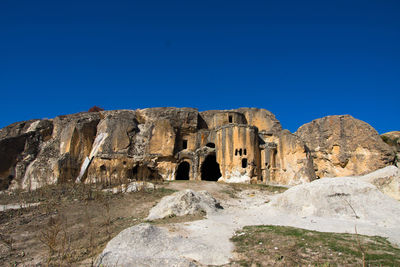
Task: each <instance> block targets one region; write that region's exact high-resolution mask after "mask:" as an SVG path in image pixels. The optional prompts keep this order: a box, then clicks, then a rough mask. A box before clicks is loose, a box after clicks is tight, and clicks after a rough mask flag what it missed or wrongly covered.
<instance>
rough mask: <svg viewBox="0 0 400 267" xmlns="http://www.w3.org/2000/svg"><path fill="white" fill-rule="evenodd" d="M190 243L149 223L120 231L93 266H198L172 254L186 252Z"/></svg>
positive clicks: (191, 247) (190, 246) (190, 247)
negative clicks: (177, 251)
mask: <svg viewBox="0 0 400 267" xmlns="http://www.w3.org/2000/svg"><path fill="white" fill-rule="evenodd" d="M191 249H193V246H192V245H191V243H190V242H189V241H188V240H187V239H186V238H183V237H181V236H177V235H176V236H174V235H172V234H170V233H168V231H167V230H166V229H164V228H160V227H157V226H153V225H151V224H148V223H143V224H139V225H136V226H133V227H130V228H127V229H125V230H123V231H122V232H121V233H119V234H118V235H117V236H116V237H115V238H113V239H112V240H111V241H110V242H108V244H107V246H106V248H105V249H104V250H103V252H102V253H101V254H100V255H99V256H98V257H97V260H96V262H95V266H98V267H100V266H102V267H106V266H110V267H111V266H155V267H157V266H160V267H164V266H173V267H194V266H197V265H196V264H195V263H193V262H192V261H191V260H188V259H185V258H183V257H181V256H179V254H177V253H176V252H175V251H176V250H179V251H189V252H190V250H191Z"/></svg>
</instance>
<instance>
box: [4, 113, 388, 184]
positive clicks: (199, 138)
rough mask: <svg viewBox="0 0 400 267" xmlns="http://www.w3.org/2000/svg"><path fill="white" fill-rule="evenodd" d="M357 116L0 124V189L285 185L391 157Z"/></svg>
mask: <svg viewBox="0 0 400 267" xmlns="http://www.w3.org/2000/svg"><path fill="white" fill-rule="evenodd" d="M394 161H395V152H394V150H393V149H392V148H391V147H390V146H389V145H388V144H386V143H385V142H383V141H382V139H381V137H380V136H379V135H378V133H377V132H376V131H375V130H374V129H373V128H372V127H371V126H370V125H368V124H367V123H365V122H362V121H359V120H357V119H354V118H353V117H351V116H329V117H326V118H322V119H318V120H315V121H313V122H311V123H308V124H306V125H303V126H302V127H300V128H299V130H298V131H297V132H296V133H295V134H292V133H290V132H289V131H287V130H283V129H282V126H281V124H280V122H279V121H278V120H277V119H276V118H275V116H274V115H273V114H272V113H271V112H269V111H267V110H264V109H257V108H240V109H236V110H211V111H204V112H199V111H198V110H197V109H193V108H149V109H139V110H115V111H100V112H83V113H78V114H72V115H66V116H59V117H56V118H54V119H50V120H30V121H24V122H18V123H14V124H11V125H9V126H7V127H5V128H3V129H1V130H0V189H1V190H4V189H36V188H38V187H41V186H43V185H47V184H54V183H57V182H66V181H76V182H85V183H92V182H96V183H105V184H118V183H121V182H126V181H128V180H139V179H140V180H142V179H145V180H162V179H164V180H175V179H177V180H212V181H217V180H218V181H224V182H246V183H249V182H253V183H275V184H287V185H294V184H300V183H304V182H310V181H312V180H314V179H316V178H318V177H325V176H344V175H347V176H349V175H361V174H364V173H367V172H371V171H374V170H376V169H379V168H382V167H385V166H388V165H392V164H393V163H394Z"/></svg>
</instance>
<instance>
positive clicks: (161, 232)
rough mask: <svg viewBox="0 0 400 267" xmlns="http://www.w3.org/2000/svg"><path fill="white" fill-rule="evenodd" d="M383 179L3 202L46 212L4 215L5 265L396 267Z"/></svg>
mask: <svg viewBox="0 0 400 267" xmlns="http://www.w3.org/2000/svg"><path fill="white" fill-rule="evenodd" d="M397 173H398V169H396V170H395V169H393V168H388V169H386V170H385V169H383V170H380V171H379V172H378V174H379V176H382V175H383V176H385V175H386V176H385V177H391V181H398V180H396V179H398V177H397V176H396V175H397ZM376 176H377V173H375V174H370V175H369V176H368V177H358V178H325V179H321V180H317V181H315V182H312V183H308V184H304V185H299V186H295V187H292V188H290V189H288V190H287V188H284V187H273V186H266V185H248V184H247V185H246V184H223V183H215V182H205V181H203V182H192V181H175V182H167V183H163V184H157V185H156V186H155V187H156V189H155V190H144V191H139V192H131V193H125V194H112V193H111V192H109V191H104V190H97V189H93V188H90V187H87V186H83V187H82V186H77V185H69V186H68V185H64V186H59V187H57V186H54V187H48V188H44V189H41V190H39V191H35V192H32V193H29V194H28V193H25V194H17V195H11V196H8V195H5V194H2V195H0V204H2V205H3V206H5V205H10V204H18V203H27V202H28V203H40V205H38V206H34V207H29V208H23V209H9V210H5V211H3V212H1V213H0V227H1V229H0V230H1V236H0V237H1V240H0V241H1V242H0V264H1V265H3V266H32V265H33V266H35V265H37V266H43V265H50V266H91V265H92V264H95V265H97V266H204V265H220V266H247V265H248V266H250V265H251V264H253V263H254V264H259V265H261V266H269V265H278V266H279V265H280V266H291V265H296V264H300V263H301V265H308V264H312V265H313V264H318V265H323V264H328V263H329V262H331V261H333V263H334V264H343V265H352V264H353V265H360V264H362V261H363V260H362V254H365V255H364V257H365V260H366V261H367V262H370V263H373V264H376V265H379V264H382V265H383V266H385V265H391V266H396V265H398V264H400V259H398V258H396V256H395V255H399V254H400V250H399V249H398V247H397V246H398V245H399V244H400V226H399V225H400V219H399V218H400V204H399V202H398V201H397V200H395V199H393V198H390V197H389V196H387V195H385V194H383V193H382V192H381V191H384V190H382V189H384V187H381V188H380V189H381V191H379V190H378V189H377V188H376V187H375V186H373V185H372V184H371V183H367V182H365V181H366V180H371V181H374V180H376V179H377V177H376ZM396 177H397V178H396ZM372 178H373V179H372ZM392 187H393V183H392V184H391V188H392ZM187 189H190V190H192V191H187ZM204 190H205V191H207V193H198V192H199V191H204ZM111 191H112V190H111ZM392 191H393V190H392ZM392 191H391V192H392ZM185 192H186V193H185ZM167 195H168V198H164V201H162V200H161V199H162V198H163V197H165V196H167ZM165 199H167V200H168V201H165ZM157 203H158V204H157ZM204 205H205V206H204ZM221 207H222V208H221ZM177 208H178V209H180V211H179V212H181V213H180V214H182V215H184V216H177V215H180V214H175V213H177V212H176V209H177ZM185 210H187V211H190V212H187V213H185V212H182V211H185ZM169 211H171V212H169ZM149 214H153V215H154V214H161V215H162V216H155V217H153V218H151V217H148V215H149ZM154 218H157V219H156V220H150V219H154ZM257 225H258V226H257ZM278 226H279V227H278ZM288 226H290V227H295V228H290V227H288ZM309 230H315V231H317V232H313V231H309ZM327 232H335V233H341V234H336V235H335V234H330V233H327ZM362 235H368V236H382V237H385V238H388V240H389V241H390V242H391V243H388V242H387V241H385V239H383V238H378V237H367V236H362ZM110 240H111V241H110ZM324 240H325V241H324ZM328 241H329V242H328ZM364 250H365V252H364ZM382 255H383V256H382ZM393 255H394V256H393ZM381 256H382V257H386V258H385V259H381Z"/></svg>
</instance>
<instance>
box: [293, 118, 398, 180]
mask: <svg viewBox="0 0 400 267" xmlns="http://www.w3.org/2000/svg"><path fill="white" fill-rule="evenodd" d="M296 135H298V136H299V137H300V138H301V139H302V140H304V142H305V143H306V145H307V147H308V148H309V149H310V151H311V154H312V156H313V161H314V169H315V171H316V175H317V176H318V177H335V176H352V175H362V174H365V173H369V172H372V171H375V170H377V169H380V168H383V167H385V166H388V165H391V164H393V163H394V159H395V154H394V152H393V150H392V149H391V148H390V147H389V146H388V145H387V144H386V143H384V142H383V141H382V139H381V137H380V136H379V134H378V133H377V132H376V130H375V129H374V128H372V127H371V126H370V125H369V124H367V123H365V122H363V121H360V120H357V119H355V118H353V117H352V116H350V115H340V116H328V117H324V118H321V119H317V120H314V121H312V122H310V123H307V124H305V125H303V126H301V127H300V128H299V129H298V130H297V132H296Z"/></svg>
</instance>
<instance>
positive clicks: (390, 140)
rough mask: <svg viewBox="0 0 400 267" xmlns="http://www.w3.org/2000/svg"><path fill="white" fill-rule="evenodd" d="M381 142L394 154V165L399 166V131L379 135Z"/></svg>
mask: <svg viewBox="0 0 400 267" xmlns="http://www.w3.org/2000/svg"><path fill="white" fill-rule="evenodd" d="M381 137H382V140H383V141H384V142H385V143H386V144H388V145H389V146H391V147H392V148H393V149H394V151H395V152H396V165H397V166H398V167H399V166H400V131H393V132H388V133H384V134H382V135H381Z"/></svg>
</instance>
